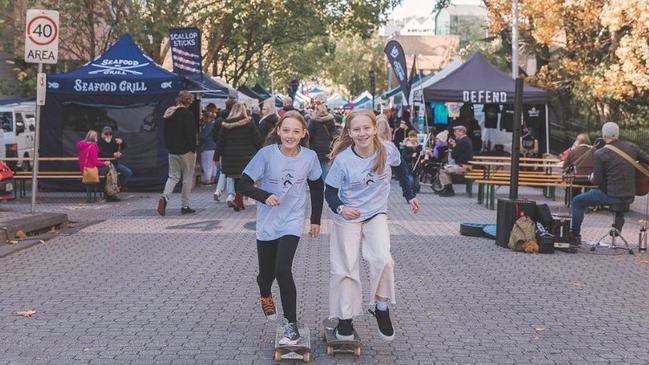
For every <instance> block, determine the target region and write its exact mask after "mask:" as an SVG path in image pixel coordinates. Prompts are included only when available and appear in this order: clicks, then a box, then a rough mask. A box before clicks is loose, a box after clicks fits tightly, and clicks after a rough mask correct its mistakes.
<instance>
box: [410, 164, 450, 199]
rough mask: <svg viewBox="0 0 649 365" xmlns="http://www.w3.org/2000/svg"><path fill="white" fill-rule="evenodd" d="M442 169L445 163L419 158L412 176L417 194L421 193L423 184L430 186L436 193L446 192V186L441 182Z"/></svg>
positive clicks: (413, 168)
mask: <svg viewBox="0 0 649 365" xmlns="http://www.w3.org/2000/svg"><path fill="white" fill-rule="evenodd" d="M442 167H444V163H443V162H439V161H432V160H428V159H424V158H423V156H419V158H418V159H417V162H416V163H415V165H414V166H413V167H412V176H413V178H414V180H415V187H416V189H417V192H419V189H420V185H421V184H424V185H430V188H431V189H433V191H434V192H436V193H439V192H440V191H442V190H444V186H442V183H441V182H440V181H439V170H440V169H441V168H442Z"/></svg>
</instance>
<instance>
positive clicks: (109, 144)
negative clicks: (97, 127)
mask: <svg viewBox="0 0 649 365" xmlns="http://www.w3.org/2000/svg"><path fill="white" fill-rule="evenodd" d="M97 145H98V146H99V157H101V158H114V160H113V161H112V163H113V166H115V170H117V174H118V176H119V177H118V183H119V187H120V190H121V191H125V190H126V184H127V183H128V179H129V178H130V177H131V176H133V171H131V169H130V168H129V167H128V166H126V165H125V164H124V163H123V162H121V161H120V160H119V159H120V158H121V157H122V151H123V150H125V149H126V142H125V141H124V139H123V138H113V129H112V128H111V127H108V126H106V127H104V129H102V130H101V138H100V139H99V142H98V143H97ZM107 199H108V198H107Z"/></svg>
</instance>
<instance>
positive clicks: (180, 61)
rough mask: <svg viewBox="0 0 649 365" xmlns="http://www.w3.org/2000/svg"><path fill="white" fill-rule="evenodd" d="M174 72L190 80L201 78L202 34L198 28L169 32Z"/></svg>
mask: <svg viewBox="0 0 649 365" xmlns="http://www.w3.org/2000/svg"><path fill="white" fill-rule="evenodd" d="M169 41H170V43H171V58H172V60H173V64H174V72H175V73H177V74H179V75H183V76H186V77H188V78H190V79H196V78H199V79H200V78H201V77H202V75H203V72H202V65H201V32H200V31H199V30H198V29H197V28H175V29H170V30H169Z"/></svg>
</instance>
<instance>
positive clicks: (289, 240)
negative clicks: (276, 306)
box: [257, 235, 300, 323]
mask: <svg viewBox="0 0 649 365" xmlns="http://www.w3.org/2000/svg"><path fill="white" fill-rule="evenodd" d="M299 241H300V237H298V236H292V235H286V236H282V237H280V238H278V239H276V240H273V241H259V240H257V257H258V259H259V275H257V284H259V293H260V294H261V296H262V297H269V296H271V292H270V288H271V286H272V285H273V280H275V279H277V284H278V285H279V294H280V296H281V298H282V308H284V317H285V318H286V319H287V320H288V321H289V322H290V323H295V322H296V320H297V318H296V317H297V315H296V313H295V312H296V306H297V305H296V301H297V298H296V297H297V290H296V289H295V282H294V281H293V272H292V267H293V257H294V256H295V250H296V249H297V243H298V242H299Z"/></svg>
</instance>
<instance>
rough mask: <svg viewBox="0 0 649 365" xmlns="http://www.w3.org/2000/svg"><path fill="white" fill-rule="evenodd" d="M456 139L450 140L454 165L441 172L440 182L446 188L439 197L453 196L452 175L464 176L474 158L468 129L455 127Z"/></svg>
mask: <svg viewBox="0 0 649 365" xmlns="http://www.w3.org/2000/svg"><path fill="white" fill-rule="evenodd" d="M453 134H454V136H455V138H454V139H450V140H449V145H450V146H451V148H452V150H451V158H452V159H453V161H454V164H450V165H447V166H445V167H444V168H443V169H441V170H439V180H440V182H441V183H442V185H443V186H444V190H442V191H441V192H440V193H439V196H444V197H446V196H453V195H455V191H454V190H453V180H452V175H464V174H465V173H466V172H467V171H468V170H469V168H470V166H469V165H468V162H469V161H470V160H471V159H472V158H473V145H472V144H471V139H470V138H469V137H467V135H466V127H465V126H463V125H458V126H455V127H453Z"/></svg>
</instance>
